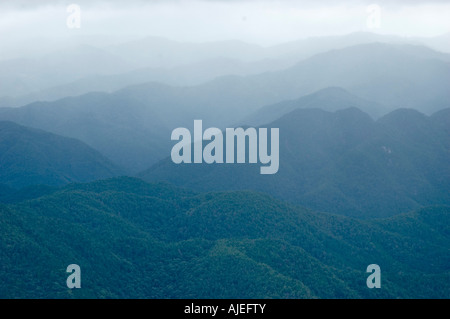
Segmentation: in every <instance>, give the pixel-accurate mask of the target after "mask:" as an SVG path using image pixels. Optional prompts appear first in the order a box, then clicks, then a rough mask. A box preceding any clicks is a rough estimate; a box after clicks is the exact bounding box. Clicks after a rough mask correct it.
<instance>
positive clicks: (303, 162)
mask: <svg viewBox="0 0 450 319" xmlns="http://www.w3.org/2000/svg"><path fill="white" fill-rule="evenodd" d="M442 112H444V111H442ZM442 120H443V117H437V116H432V117H427V116H425V115H424V114H421V113H419V112H417V111H414V110H409V109H399V110H396V111H394V112H392V113H390V114H388V115H386V116H384V117H382V118H380V119H379V120H378V121H374V120H372V118H371V117H370V116H369V115H367V114H366V113H363V112H362V111H360V110H358V109H356V108H349V109H345V110H340V111H336V112H334V113H331V112H327V111H323V110H320V109H297V110H294V111H292V112H291V113H288V114H286V115H284V116H283V117H281V118H280V119H278V120H276V121H274V122H272V123H270V124H268V125H264V127H277V128H279V130H280V168H279V171H278V173H277V174H275V175H260V174H259V165H249V164H212V165H208V164H195V165H191V164H179V165H176V164H174V163H173V162H172V161H171V159H170V158H168V159H166V160H163V161H161V162H160V163H158V164H155V165H154V166H153V167H151V168H150V169H149V170H147V171H145V172H143V173H141V174H140V175H139V176H140V177H142V178H144V179H145V180H148V181H160V180H162V181H168V182H170V183H174V184H176V185H181V186H185V187H189V188H193V189H197V190H202V191H208V190H236V189H251V190H258V191H264V192H266V193H268V194H271V195H273V196H276V197H278V198H282V199H285V200H289V201H291V202H295V203H298V204H301V205H302V206H306V207H309V208H312V209H314V210H320V211H327V212H332V213H338V214H343V215H350V216H357V217H361V218H367V217H383V216H390V215H395V214H398V213H401V212H405V211H409V210H412V209H418V208H420V207H421V206H426V205H433V204H449V203H450V194H449V193H448V189H449V188H450V170H449V169H450V168H449V165H448V163H449V161H450V157H449V153H448V145H449V138H448V136H449V135H448V134H447V133H446V132H445V131H444V130H446V129H447V127H448V126H450V122H449V121H448V118H447V122H446V125H443V124H442V125H441V126H440V125H437V124H436V122H437V121H442ZM205 144H206V143H205Z"/></svg>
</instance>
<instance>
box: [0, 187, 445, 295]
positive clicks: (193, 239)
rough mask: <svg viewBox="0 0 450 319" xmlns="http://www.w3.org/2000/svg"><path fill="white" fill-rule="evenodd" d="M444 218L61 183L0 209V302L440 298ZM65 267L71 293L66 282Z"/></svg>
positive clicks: (433, 213)
mask: <svg viewBox="0 0 450 319" xmlns="http://www.w3.org/2000/svg"><path fill="white" fill-rule="evenodd" d="M449 213H450V210H449V207H444V206H442V207H430V208H424V209H421V210H418V211H416V212H411V213H407V214H402V215H399V216H396V217H394V218H390V219H380V220H374V221H370V222H368V221H360V220H355V219H351V218H346V217H340V216H336V215H330V214H324V213H317V212H312V211H309V210H307V209H304V208H301V207H296V206H292V205H288V204H285V203H282V202H280V201H277V200H275V199H273V198H271V197H268V196H266V195H262V194H258V193H253V192H224V193H206V194H197V193H194V192H192V191H187V190H183V189H177V188H174V187H172V186H169V185H165V184H146V183H144V182H142V181H140V180H137V179H131V178H119V179H110V180H103V181H97V182H93V183H89V184H72V185H69V186H67V187H64V188H61V189H58V190H55V191H54V192H52V193H49V194H47V195H45V196H42V197H39V198H36V199H33V200H28V201H24V202H18V203H15V204H9V205H0V233H1V234H2V236H1V237H0V247H1V249H0V257H1V260H2V267H1V269H0V281H1V282H2V285H1V286H0V297H2V298H3V297H8V298H30V297H31V298H319V297H320V298H448V296H449V294H450V286H449V284H448V283H449V282H450V281H449V275H450V274H449V271H448V264H449V262H450V260H449V256H450V254H449V249H450V248H449V242H450V241H449V239H450V238H449V232H448V227H446V226H445V225H448V222H449V221H448V217H449V216H450V214H449ZM73 263H76V264H78V265H79V266H80V267H81V285H82V289H75V290H70V289H67V287H66V285H65V283H66V278H67V276H68V273H66V267H67V266H68V265H69V264H73ZM372 263H377V264H379V265H380V267H381V271H382V287H383V289H368V288H367V286H366V278H367V276H368V274H367V273H366V268H367V266H368V265H369V264H372Z"/></svg>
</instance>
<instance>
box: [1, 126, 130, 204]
mask: <svg viewBox="0 0 450 319" xmlns="http://www.w3.org/2000/svg"><path fill="white" fill-rule="evenodd" d="M0 168H1V169H0V184H5V185H8V186H12V187H23V186H28V185H33V184H47V185H62V184H67V183H71V182H88V181H93V180H96V179H99V178H107V177H112V176H117V175H119V174H121V173H122V171H121V170H120V169H119V168H118V167H117V166H115V165H114V164H112V163H111V162H110V161H109V160H108V159H107V158H105V157H104V156H102V155H101V154H100V153H98V152H97V151H95V150H93V149H92V148H90V147H89V146H87V145H86V144H84V143H82V142H80V141H78V140H75V139H71V138H66V137H61V136H58V135H55V134H51V133H48V132H44V131H41V130H38V129H31V128H27V127H23V126H20V125H17V124H15V123H12V122H0ZM10 193H11V190H7V189H2V196H0V197H4V196H5V195H6V194H10ZM0 201H1V200H0Z"/></svg>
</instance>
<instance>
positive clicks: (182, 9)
mask: <svg viewBox="0 0 450 319" xmlns="http://www.w3.org/2000/svg"><path fill="white" fill-rule="evenodd" d="M71 3H76V4H78V5H80V7H81V9H82V16H81V17H82V20H81V28H80V29H78V30H69V29H68V28H67V26H66V19H67V17H68V13H67V12H66V7H67V6H68V5H69V4H71ZM371 3H375V4H378V5H379V6H380V7H381V9H382V11H381V16H380V19H381V20H380V22H381V23H380V28H379V29H377V30H368V28H367V19H368V14H369V13H368V12H367V10H366V9H367V5H368V4H371ZM449 15H450V4H449V3H448V2H447V1H439V0H434V1H424V0H405V1H399V0H394V1H392V0H389V1H387V0H379V1H374V0H372V1H368V0H367V1H366V0H347V1H342V0H341V1H339V0H338V1H334V0H333V1H331V0H325V1H311V0H231V1H230V0H227V1H225V0H164V1H162V0H153V1H143V0H126V1H125V0H115V1H102V0H97V1H91V0H89V1H88V0H70V1H65V0H61V1H45V0H44V1H32V0H19V1H16V0H14V1H2V2H0V40H3V42H4V43H5V42H8V40H10V41H11V40H12V37H14V38H16V39H19V38H27V37H68V36H72V35H84V36H88V35H95V34H106V35H111V36H117V35H122V36H129V37H133V36H134V37H141V36H146V35H154V36H162V37H167V38H172V39H176V40H180V41H213V40H225V39H239V40H243V41H247V42H253V43H259V44H264V45H268V44H274V43H280V42H285V41H290V40H295V39H298V38H304V37H310V36H324V35H336V34H346V33H351V32H357V31H375V32H379V33H385V34H397V35H404V36H433V35H438V34H443V33H446V32H450V21H449V19H448V16H449Z"/></svg>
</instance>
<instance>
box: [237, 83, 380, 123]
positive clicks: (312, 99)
mask: <svg viewBox="0 0 450 319" xmlns="http://www.w3.org/2000/svg"><path fill="white" fill-rule="evenodd" d="M350 107H354V108H358V109H360V110H361V111H363V112H366V113H368V114H370V115H371V116H372V117H379V116H381V115H384V113H385V112H386V111H387V108H386V107H384V106H382V105H380V104H378V103H375V102H370V101H367V100H364V99H361V98H359V97H357V96H355V95H353V94H350V93H349V92H347V91H346V90H344V89H342V88H338V87H329V88H326V89H323V90H320V91H317V92H314V93H313V94H309V95H306V96H302V97H301V98H299V99H296V100H292V101H283V102H280V103H277V104H274V105H267V106H264V107H262V108H260V109H259V110H258V111H256V112H254V113H252V114H250V115H249V116H247V117H246V118H245V119H243V120H242V121H241V122H242V124H247V125H251V126H261V125H263V124H267V123H270V122H273V121H275V120H277V119H279V118H280V117H282V116H283V115H285V114H288V113H290V112H292V111H293V110H295V109H306V108H308V109H314V108H318V109H322V110H325V111H329V112H334V111H338V110H342V109H347V108H350Z"/></svg>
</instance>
